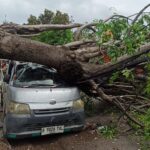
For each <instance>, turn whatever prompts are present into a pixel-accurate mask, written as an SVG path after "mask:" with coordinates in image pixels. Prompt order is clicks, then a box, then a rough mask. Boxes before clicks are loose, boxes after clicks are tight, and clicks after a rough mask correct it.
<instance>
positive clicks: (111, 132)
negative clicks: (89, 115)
mask: <svg viewBox="0 0 150 150" xmlns="http://www.w3.org/2000/svg"><path fill="white" fill-rule="evenodd" d="M97 131H98V133H99V134H101V135H103V136H104V137H105V138H108V139H113V138H114V137H115V136H116V134H117V129H116V126H114V125H110V126H103V127H99V128H98V129H97Z"/></svg>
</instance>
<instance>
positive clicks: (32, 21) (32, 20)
mask: <svg viewBox="0 0 150 150" xmlns="http://www.w3.org/2000/svg"><path fill="white" fill-rule="evenodd" d="M39 23H40V22H39V20H38V18H37V17H36V16H33V15H30V17H29V18H28V24H30V25H36V24H39Z"/></svg>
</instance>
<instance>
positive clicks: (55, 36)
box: [28, 9, 73, 45]
mask: <svg viewBox="0 0 150 150" xmlns="http://www.w3.org/2000/svg"><path fill="white" fill-rule="evenodd" d="M71 22H72V21H70V17H69V15H68V14H67V13H62V12H61V11H56V13H54V12H52V11H50V10H48V9H45V10H44V13H41V14H40V15H39V16H38V17H36V16H33V15H30V17H29V18H28V24H29V25H36V24H69V23H71ZM72 37H73V33H72V31H71V30H61V31H59V30H51V31H46V32H43V33H41V34H40V35H39V36H37V37H33V39H34V40H37V41H41V42H45V43H47V44H51V45H63V44H65V43H68V42H71V41H72V40H73V38H72Z"/></svg>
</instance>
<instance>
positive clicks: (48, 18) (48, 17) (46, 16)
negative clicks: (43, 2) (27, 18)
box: [38, 9, 54, 24]
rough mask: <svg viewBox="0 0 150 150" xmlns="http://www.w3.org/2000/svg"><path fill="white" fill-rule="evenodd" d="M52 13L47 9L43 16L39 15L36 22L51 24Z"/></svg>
mask: <svg viewBox="0 0 150 150" xmlns="http://www.w3.org/2000/svg"><path fill="white" fill-rule="evenodd" d="M53 17H54V13H53V12H52V11H50V10H48V9H45V10H44V13H43V14H40V15H39V17H38V20H39V22H40V23H41V24H50V23H52V20H53Z"/></svg>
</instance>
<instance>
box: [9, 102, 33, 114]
mask: <svg viewBox="0 0 150 150" xmlns="http://www.w3.org/2000/svg"><path fill="white" fill-rule="evenodd" d="M8 112H10V113H12V114H30V108H29V105H27V104H22V103H17V102H10V103H9V108H8Z"/></svg>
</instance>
